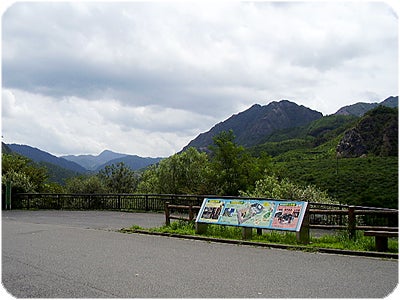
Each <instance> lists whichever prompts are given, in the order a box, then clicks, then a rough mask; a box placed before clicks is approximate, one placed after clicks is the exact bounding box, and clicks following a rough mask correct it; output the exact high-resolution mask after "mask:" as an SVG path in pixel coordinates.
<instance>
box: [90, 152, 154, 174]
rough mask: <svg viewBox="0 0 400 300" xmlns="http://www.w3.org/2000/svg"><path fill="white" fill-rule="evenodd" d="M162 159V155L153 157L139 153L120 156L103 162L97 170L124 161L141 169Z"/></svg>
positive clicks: (131, 166)
mask: <svg viewBox="0 0 400 300" xmlns="http://www.w3.org/2000/svg"><path fill="white" fill-rule="evenodd" d="M161 159H162V158H161V157H156V158H153V157H140V156H137V155H126V156H123V157H120V158H115V159H112V160H109V161H107V162H105V163H103V164H102V165H99V166H97V167H96V171H99V170H101V169H103V168H104V167H106V166H107V165H111V164H115V165H116V164H117V163H119V162H123V163H124V164H125V165H126V166H128V167H130V168H131V169H132V170H140V169H143V168H146V167H148V166H150V165H154V164H156V163H158V162H159V161H160V160H161Z"/></svg>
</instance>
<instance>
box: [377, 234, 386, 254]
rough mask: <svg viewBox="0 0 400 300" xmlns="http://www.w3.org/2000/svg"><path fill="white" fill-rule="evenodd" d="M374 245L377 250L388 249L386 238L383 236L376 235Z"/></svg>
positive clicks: (383, 250)
mask: <svg viewBox="0 0 400 300" xmlns="http://www.w3.org/2000/svg"><path fill="white" fill-rule="evenodd" d="M375 246H376V250H377V251H379V252H386V251H387V250H388V238H387V237H385V236H376V237H375Z"/></svg>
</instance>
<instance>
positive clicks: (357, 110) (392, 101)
mask: <svg viewBox="0 0 400 300" xmlns="http://www.w3.org/2000/svg"><path fill="white" fill-rule="evenodd" d="M379 105H383V106H387V107H398V106H399V97H398V96H396V97H394V96H390V97H388V98H386V99H385V100H383V101H382V102H379V103H378V102H374V103H367V102H357V103H355V104H351V105H346V106H344V107H342V108H340V109H339V110H338V111H337V112H336V113H335V115H353V116H357V117H361V116H363V115H364V114H365V113H366V112H367V111H369V110H371V109H374V108H376V107H378V106H379Z"/></svg>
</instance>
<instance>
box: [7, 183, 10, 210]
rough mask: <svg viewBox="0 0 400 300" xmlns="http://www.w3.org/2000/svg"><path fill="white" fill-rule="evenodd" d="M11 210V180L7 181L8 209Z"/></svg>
mask: <svg viewBox="0 0 400 300" xmlns="http://www.w3.org/2000/svg"><path fill="white" fill-rule="evenodd" d="M7 209H10V210H11V180H7V182H6V210H7Z"/></svg>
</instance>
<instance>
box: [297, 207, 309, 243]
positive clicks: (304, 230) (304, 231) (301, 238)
mask: <svg viewBox="0 0 400 300" xmlns="http://www.w3.org/2000/svg"><path fill="white" fill-rule="evenodd" d="M296 240H297V242H299V243H302V244H309V243H310V211H309V207H308V205H307V208H306V211H305V212H304V217H303V222H302V224H301V228H300V231H297V232H296Z"/></svg>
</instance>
